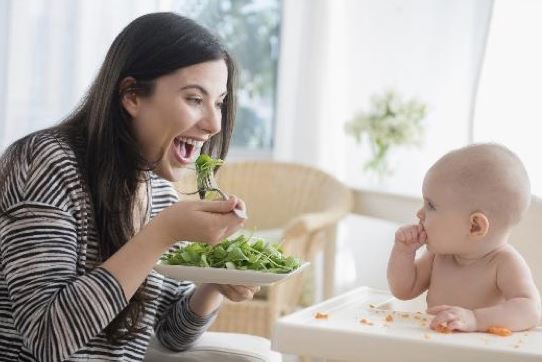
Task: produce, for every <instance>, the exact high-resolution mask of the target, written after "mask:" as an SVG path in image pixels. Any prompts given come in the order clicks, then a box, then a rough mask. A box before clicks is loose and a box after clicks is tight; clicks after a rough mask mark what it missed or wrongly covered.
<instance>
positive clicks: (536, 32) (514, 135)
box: [473, 0, 542, 196]
mask: <svg viewBox="0 0 542 362" xmlns="http://www.w3.org/2000/svg"><path fill="white" fill-rule="evenodd" d="M541 19H542V1H540V0H497V1H496V2H495V9H494V12H493V19H492V22H491V29H490V33H489V40H488V47H487V51H486V55H485V57H484V58H485V61H484V66H483V71H482V76H481V80H480V86H479V91H478V97H477V102H476V103H477V104H476V112H475V117H474V124H473V129H474V141H477V142H482V141H495V142H499V143H503V144H505V145H507V146H508V147H510V148H511V149H512V150H514V151H515V152H517V153H518V155H519V156H520V158H521V159H522V160H523V162H524V163H525V166H526V168H527V171H528V173H529V177H530V179H531V191H532V193H533V194H535V195H537V196H542V167H540V155H541V154H542V142H540V140H541V135H542V108H541V107H540V104H541V103H542V93H541V92H540V85H541V84H542V69H541V64H542V46H541V45H540V44H541V43H542V42H541V40H540V35H541V34H542V22H541V21H540V20H541Z"/></svg>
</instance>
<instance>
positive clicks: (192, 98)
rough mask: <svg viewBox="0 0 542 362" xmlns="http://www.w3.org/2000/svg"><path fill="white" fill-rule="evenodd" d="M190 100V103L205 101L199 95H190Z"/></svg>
mask: <svg viewBox="0 0 542 362" xmlns="http://www.w3.org/2000/svg"><path fill="white" fill-rule="evenodd" d="M188 101H189V102H190V103H193V104H195V105H200V104H202V103H203V99H201V98H198V97H190V98H188Z"/></svg>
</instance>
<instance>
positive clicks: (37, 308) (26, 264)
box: [0, 203, 127, 361]
mask: <svg viewBox="0 0 542 362" xmlns="http://www.w3.org/2000/svg"><path fill="white" fill-rule="evenodd" d="M9 211H10V214H11V217H3V218H2V222H1V224H0V228H1V229H2V244H1V250H0V252H1V257H2V268H3V270H4V273H5V276H6V282H7V286H8V293H9V297H10V299H11V300H12V301H13V315H14V320H15V326H16V328H17V329H18V331H19V333H20V334H21V335H22V336H23V339H24V340H25V344H26V345H27V346H28V347H29V348H30V349H31V350H32V352H33V354H34V356H35V358H37V359H38V360H40V361H62V360H65V359H67V358H68V357H69V356H70V355H72V354H73V353H75V352H77V351H78V350H79V349H81V348H82V347H84V346H85V344H86V343H88V341H89V340H90V339H91V338H93V337H94V336H96V335H97V334H98V333H100V332H101V331H102V330H103V329H104V328H105V327H106V326H107V325H108V324H109V322H110V321H112V320H113V319H114V317H115V316H116V315H117V314H118V313H120V311H121V310H122V309H123V308H124V307H125V306H126V305H127V301H126V298H125V296H124V293H123V291H122V288H121V286H120V284H119V283H118V282H117V281H116V280H115V278H113V276H112V275H111V274H109V272H107V271H106V270H104V269H101V268H96V269H94V270H92V271H91V272H89V273H87V274H84V275H77V274H76V262H77V241H76V232H75V221H74V219H73V217H72V216H71V215H70V214H68V213H66V212H65V211H62V210H59V209H57V208H54V207H51V206H49V205H43V204H37V203H21V204H18V205H16V206H15V207H13V208H12V209H11V210H9Z"/></svg>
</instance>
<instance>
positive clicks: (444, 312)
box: [427, 305, 477, 332]
mask: <svg viewBox="0 0 542 362" xmlns="http://www.w3.org/2000/svg"><path fill="white" fill-rule="evenodd" d="M427 313H429V314H435V318H433V320H432V321H431V324H430V325H429V327H430V328H431V329H433V330H436V331H442V330H447V331H450V332H451V331H462V332H475V331H476V329H477V326H476V316H475V315H474V312H473V311H472V310H470V309H465V308H461V307H452V306H449V305H439V306H436V307H433V308H430V309H428V310H427Z"/></svg>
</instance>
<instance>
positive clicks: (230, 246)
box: [161, 235, 301, 273]
mask: <svg viewBox="0 0 542 362" xmlns="http://www.w3.org/2000/svg"><path fill="white" fill-rule="evenodd" d="M161 261H162V263H164V264H169V265H190V266H200V267H213V268H226V269H238V270H257V271H264V272H269V273H290V272H291V271H294V270H295V269H297V268H298V267H299V266H300V265H301V261H300V259H299V258H295V257H292V256H288V257H285V256H284V255H283V253H282V249H281V248H280V245H279V244H276V243H270V244H266V243H265V241H264V240H263V239H259V238H256V239H253V238H251V237H247V236H245V235H240V236H238V237H237V238H235V239H225V240H222V241H221V242H220V243H218V244H216V245H209V244H206V243H200V242H194V243H191V244H189V245H187V246H184V247H182V248H180V249H178V250H175V251H173V252H170V253H168V254H166V255H164V256H162V258H161Z"/></svg>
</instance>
